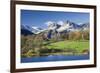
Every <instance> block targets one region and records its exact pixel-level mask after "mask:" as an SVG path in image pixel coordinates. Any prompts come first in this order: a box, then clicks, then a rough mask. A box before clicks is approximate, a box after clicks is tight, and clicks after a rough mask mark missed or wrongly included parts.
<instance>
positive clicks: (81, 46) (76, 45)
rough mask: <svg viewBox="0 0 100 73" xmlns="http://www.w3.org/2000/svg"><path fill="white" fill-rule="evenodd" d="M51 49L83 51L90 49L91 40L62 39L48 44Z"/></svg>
mask: <svg viewBox="0 0 100 73" xmlns="http://www.w3.org/2000/svg"><path fill="white" fill-rule="evenodd" d="M46 47H47V48H49V49H75V50H78V52H82V51H83V50H86V49H87V50H89V41H87V40H86V41H85V40H84V41H69V40H66V41H60V42H55V43H51V44H49V45H47V46H46Z"/></svg>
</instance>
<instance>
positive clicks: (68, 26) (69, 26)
mask: <svg viewBox="0 0 100 73" xmlns="http://www.w3.org/2000/svg"><path fill="white" fill-rule="evenodd" d="M47 25H48V30H52V31H53V30H56V31H57V32H63V31H75V30H79V29H81V28H85V27H86V28H87V24H81V25H79V24H76V23H73V22H70V21H66V22H62V21H60V22H59V23H54V22H49V23H48V24H47ZM88 25H89V24H88Z"/></svg>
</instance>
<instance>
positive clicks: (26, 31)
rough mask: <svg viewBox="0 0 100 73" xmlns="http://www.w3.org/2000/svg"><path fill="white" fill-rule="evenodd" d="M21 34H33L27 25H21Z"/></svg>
mask: <svg viewBox="0 0 100 73" xmlns="http://www.w3.org/2000/svg"><path fill="white" fill-rule="evenodd" d="M21 34H22V35H25V36H26V35H32V34H34V33H33V32H32V31H31V29H30V27H29V26H25V25H21Z"/></svg>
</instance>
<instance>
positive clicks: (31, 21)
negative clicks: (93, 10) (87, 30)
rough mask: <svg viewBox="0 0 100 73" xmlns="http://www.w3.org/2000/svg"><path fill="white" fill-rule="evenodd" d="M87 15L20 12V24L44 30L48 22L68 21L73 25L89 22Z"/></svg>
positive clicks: (34, 11) (35, 11)
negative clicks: (73, 23)
mask: <svg viewBox="0 0 100 73" xmlns="http://www.w3.org/2000/svg"><path fill="white" fill-rule="evenodd" d="M89 17H90V16H89V13H82V12H81V13H79V12H56V11H37V10H21V24H22V25H28V26H36V27H40V28H46V27H47V25H46V24H45V23H46V22H48V21H53V22H58V21H67V20H70V21H72V22H75V23H77V24H78V23H87V22H89V20H90V19H89Z"/></svg>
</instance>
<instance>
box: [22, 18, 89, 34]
mask: <svg viewBox="0 0 100 73" xmlns="http://www.w3.org/2000/svg"><path fill="white" fill-rule="evenodd" d="M46 24H47V28H45V29H42V28H39V27H36V26H32V27H30V26H28V25H21V34H24V35H32V34H39V33H41V32H45V31H47V34H49V33H50V34H51V33H52V32H53V34H55V33H63V32H64V33H65V32H66V33H67V32H71V31H79V30H87V29H89V23H83V24H76V23H74V22H71V21H68V20H67V21H66V22H63V21H60V22H52V21H49V22H47V23H46Z"/></svg>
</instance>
